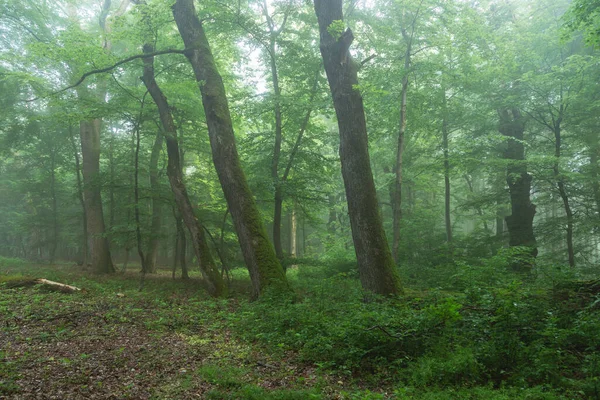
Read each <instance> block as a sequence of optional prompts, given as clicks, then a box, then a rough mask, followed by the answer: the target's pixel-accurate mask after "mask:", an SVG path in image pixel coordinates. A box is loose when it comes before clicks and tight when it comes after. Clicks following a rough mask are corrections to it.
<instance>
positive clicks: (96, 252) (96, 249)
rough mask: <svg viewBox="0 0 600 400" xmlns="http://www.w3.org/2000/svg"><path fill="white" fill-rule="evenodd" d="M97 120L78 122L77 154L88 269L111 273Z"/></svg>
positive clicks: (112, 270)
mask: <svg viewBox="0 0 600 400" xmlns="http://www.w3.org/2000/svg"><path fill="white" fill-rule="evenodd" d="M100 124H101V121H100V119H92V120H87V121H81V122H80V123H79V134H80V136H81V153H82V158H83V182H84V186H83V192H84V200H85V208H86V217H87V228H88V232H89V235H90V252H91V264H92V270H93V271H95V272H96V273H113V272H115V269H114V266H113V263H112V258H111V255H110V250H109V247H108V239H107V238H106V229H105V226H104V212H103V210H102V195H101V186H100Z"/></svg>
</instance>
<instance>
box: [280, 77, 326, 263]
mask: <svg viewBox="0 0 600 400" xmlns="http://www.w3.org/2000/svg"><path fill="white" fill-rule="evenodd" d="M320 72H321V70H320V67H319V70H318V71H317V74H316V76H315V80H314V84H313V87H312V91H311V93H310V100H309V102H308V104H309V106H308V109H307V110H306V115H305V116H304V119H303V121H302V124H301V125H300V131H299V132H298V136H296V141H295V143H294V147H292V151H291V152H290V156H289V159H288V162H287V165H286V167H285V170H284V172H283V176H282V177H281V179H279V178H278V179H277V184H276V185H275V211H274V216H273V240H274V242H275V252H276V253H277V256H278V257H279V256H280V255H283V250H282V246H281V213H282V209H283V191H282V185H283V184H285V182H287V180H288V177H289V175H290V172H291V169H292V167H293V165H294V159H295V157H296V154H297V153H298V150H299V149H300V144H301V143H302V138H303V137H304V133H305V132H306V128H307V127H308V123H309V122H310V115H311V113H312V110H313V100H314V98H315V96H316V94H317V89H318V86H319V75H320ZM280 139H281V138H280ZM275 148H276V149H278V148H279V150H277V152H279V151H280V148H281V141H280V142H279V144H277V140H276V145H275ZM274 154H275V151H274ZM273 158H274V159H275V156H274V157H273ZM277 158H278V159H279V155H278V156H277ZM277 162H278V163H279V161H277ZM278 246H279V250H278ZM278 251H279V252H278ZM279 259H281V257H279Z"/></svg>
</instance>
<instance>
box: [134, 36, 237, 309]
mask: <svg viewBox="0 0 600 400" xmlns="http://www.w3.org/2000/svg"><path fill="white" fill-rule="evenodd" d="M153 51H154V48H153V46H152V45H149V44H146V45H144V52H145V53H151V52H153ZM142 80H143V82H144V84H145V85H146V88H147V89H148V92H149V93H150V95H151V96H152V98H153V99H154V102H155V103H156V106H157V107H158V112H159V115H160V120H161V123H162V126H163V129H164V136H165V141H166V142H167V157H168V162H167V176H168V178H169V182H170V184H171V190H172V191H173V194H174V195H175V202H176V203H177V207H178V208H179V211H180V212H181V216H182V218H183V221H184V222H185V225H186V226H187V228H188V230H189V232H190V236H191V239H192V244H193V246H194V251H195V253H196V258H197V259H198V262H199V264H200V271H201V272H202V276H203V277H204V281H205V284H206V287H207V290H208V292H209V293H210V294H211V295H212V296H215V297H221V296H227V286H226V285H225V281H224V280H223V278H222V277H221V274H220V272H219V269H218V267H217V265H216V263H215V261H214V259H213V257H212V253H211V251H210V247H209V246H208V242H207V241H206V235H205V233H204V228H203V227H202V225H201V223H200V221H199V220H198V218H197V217H196V215H195V214H194V209H193V207H192V203H191V201H190V198H189V196H188V193H187V188H186V186H185V183H184V181H183V174H182V169H181V164H180V153H179V144H178V143H177V130H176V128H175V123H174V122H173V116H172V115H171V111H170V109H169V105H168V103H167V98H166V97H165V95H164V94H163V93H162V91H161V90H160V87H159V86H158V84H157V83H156V79H155V77H154V57H148V58H145V59H144V75H143V77H142Z"/></svg>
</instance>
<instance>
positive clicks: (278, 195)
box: [269, 32, 283, 260]
mask: <svg viewBox="0 0 600 400" xmlns="http://www.w3.org/2000/svg"><path fill="white" fill-rule="evenodd" d="M275 51H276V49H275V37H274V36H273V33H272V32H271V42H270V44H269V53H270V54H269V56H270V57H269V58H270V60H269V61H270V64H271V80H272V82H273V96H274V103H275V104H274V105H273V113H274V114H275V144H274V146H273V159H272V161H271V179H273V185H274V187H275V210H274V213H273V244H274V245H275V254H276V255H277V258H279V259H280V260H282V259H283V247H282V246H281V211H282V206H283V193H282V187H281V185H282V182H281V181H280V180H279V159H280V158H281V142H282V140H283V132H282V130H283V124H282V121H281V88H280V87H279V74H278V72H277V59H276V55H275Z"/></svg>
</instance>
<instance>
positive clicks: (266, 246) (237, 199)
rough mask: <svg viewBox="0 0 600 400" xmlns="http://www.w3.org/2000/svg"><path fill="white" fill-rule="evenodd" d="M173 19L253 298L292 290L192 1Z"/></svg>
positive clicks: (180, 2)
mask: <svg viewBox="0 0 600 400" xmlns="http://www.w3.org/2000/svg"><path fill="white" fill-rule="evenodd" d="M173 16H174V17H175V22H176V24H177V27H178V28H179V33H180V34H181V37H182V38H183V42H184V44H185V47H186V48H187V49H188V51H187V53H186V56H187V58H188V60H189V62H190V64H191V66H192V69H193V70H194V74H195V76H196V81H197V82H198V83H199V88H200V92H201V94H202V103H203V106H204V114H205V116H206V123H207V125H208V134H209V138H210V143H211V148H212V155H213V162H214V164H215V169H216V171H217V175H218V176H219V180H220V182H221V187H222V188H223V192H224V194H225V199H226V200H227V205H228V206H229V211H230V212H231V217H232V219H233V222H234V225H235V227H236V232H237V235H238V239H239V242H240V247H241V250H242V254H243V256H244V260H245V261H246V266H247V267H248V271H249V272H250V279H251V280H252V287H253V297H258V296H259V295H260V293H262V292H263V290H264V289H266V288H267V287H273V288H277V290H283V291H289V290H290V287H289V285H288V283H287V279H286V277H285V273H284V270H283V268H282V266H281V263H280V262H279V260H278V259H277V256H276V254H275V250H274V248H273V245H272V244H271V243H270V242H269V239H268V236H267V232H266V230H265V226H264V224H263V221H262V217H261V215H260V212H259V210H258V207H257V206H256V202H255V200H254V197H253V196H252V193H251V191H250V188H249V187H248V183H247V181H246V176H245V175H244V172H243V170H242V166H241V164H240V159H239V156H238V153H237V148H236V144H235V136H234V132H233V125H232V122H231V116H230V113H229V105H228V104H227V96H226V94H225V87H224V85H223V80H222V78H221V75H220V74H219V71H218V70H217V67H216V65H215V60H214V58H213V55H212V52H211V50H210V45H209V43H208V40H207V38H206V35H205V33H204V28H203V26H202V23H201V22H200V20H199V19H198V15H197V13H196V10H195V8H194V3H193V0H177V1H176V2H175V4H174V5H173Z"/></svg>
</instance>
